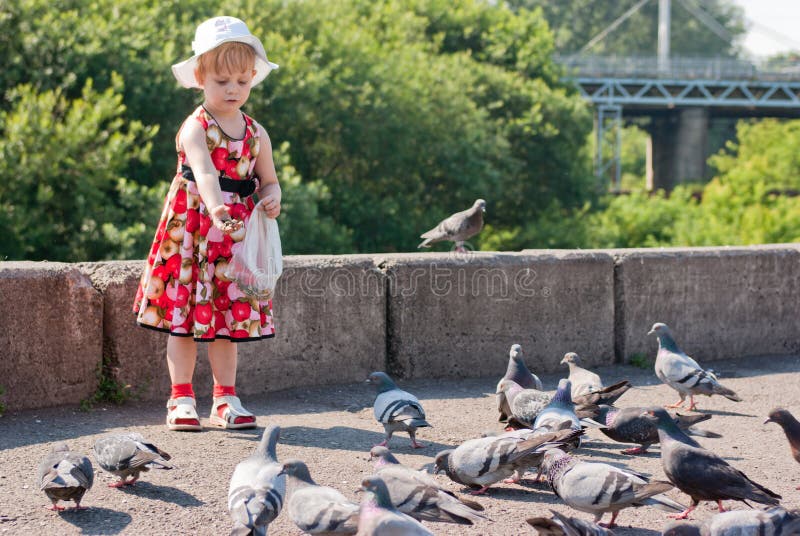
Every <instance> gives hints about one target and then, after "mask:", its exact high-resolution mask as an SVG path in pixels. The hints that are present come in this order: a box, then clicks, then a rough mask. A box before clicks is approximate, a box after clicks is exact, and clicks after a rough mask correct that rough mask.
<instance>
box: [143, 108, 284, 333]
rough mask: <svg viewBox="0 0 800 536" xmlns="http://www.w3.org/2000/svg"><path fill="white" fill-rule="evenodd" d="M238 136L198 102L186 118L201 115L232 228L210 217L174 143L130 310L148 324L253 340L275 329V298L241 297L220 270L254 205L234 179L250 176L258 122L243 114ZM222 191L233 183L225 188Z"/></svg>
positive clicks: (168, 329)
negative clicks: (168, 178) (170, 172)
mask: <svg viewBox="0 0 800 536" xmlns="http://www.w3.org/2000/svg"><path fill="white" fill-rule="evenodd" d="M242 115H243V116H244V120H245V124H246V128H245V135H244V138H242V139H234V138H231V137H230V136H228V135H227V134H225V132H223V130H222V129H221V128H220V127H219V125H218V124H217V122H216V121H215V120H214V117H213V116H212V115H211V114H210V113H209V112H208V111H206V110H205V108H203V106H199V107H198V108H197V110H195V111H194V113H192V115H191V116H189V118H188V119H187V121H199V122H200V124H201V125H202V126H203V128H204V129H205V131H206V144H207V145H208V150H209V151H210V153H211V160H212V162H213V163H214V167H215V168H217V170H219V172H220V184H221V186H222V190H223V191H222V196H223V201H224V203H225V205H226V206H227V207H228V208H229V209H230V214H231V217H233V218H236V219H239V220H243V221H244V223H245V224H244V226H242V228H241V229H239V230H238V231H235V232H233V233H231V234H229V235H225V234H223V233H222V232H221V231H220V230H219V229H217V228H216V227H214V225H213V224H212V223H211V217H210V215H209V212H208V208H207V207H206V205H205V204H204V203H203V200H202V199H201V198H200V193H199V192H198V189H197V183H195V182H194V180H193V176H192V173H191V168H190V167H189V162H187V160H186V155H185V154H184V153H183V151H182V150H180V149H178V171H177V174H176V175H175V178H174V179H173V180H172V184H171V186H170V189H169V192H168V193H167V196H166V199H165V201H164V209H163V210H162V212H161V218H160V220H159V223H158V228H157V230H156V234H155V239H154V240H153V245H152V247H151V249H150V255H149V257H148V258H147V264H146V266H145V269H144V272H143V274H142V277H141V280H140V282H139V287H138V289H137V292H136V299H135V301H134V305H133V311H134V313H136V315H137V316H136V321H137V323H138V324H139V325H140V326H142V327H145V328H151V329H155V330H158V331H163V332H166V333H169V334H171V335H176V336H178V337H194V339H195V340H197V341H213V340H215V339H229V340H231V341H233V342H242V341H255V340H260V339H264V338H268V337H273V336H274V335H275V327H274V324H273V319H272V301H271V300H267V301H259V300H257V299H255V298H250V297H248V296H246V295H245V294H244V293H243V292H241V291H240V290H239V288H237V286H236V283H235V282H233V281H231V280H230V279H228V278H227V277H226V276H225V268H226V267H227V266H228V262H229V261H230V259H231V257H232V255H233V253H234V252H236V250H237V249H238V248H239V247H241V246H242V239H243V238H244V234H245V229H246V227H247V222H248V220H249V219H250V213H251V211H252V210H253V208H254V206H255V202H254V201H253V198H252V195H251V193H252V192H250V193H248V190H250V189H252V186H250V185H248V184H243V183H239V182H238V181H254V182H253V183H252V185H253V186H254V187H255V190H256V191H257V190H258V187H259V185H258V179H257V177H254V176H253V169H254V167H255V160H256V157H257V156H258V150H259V139H258V132H259V130H258V124H257V123H256V122H255V121H254V120H253V119H252V118H250V117H248V116H247V115H245V114H242ZM226 190H238V192H237V191H226Z"/></svg>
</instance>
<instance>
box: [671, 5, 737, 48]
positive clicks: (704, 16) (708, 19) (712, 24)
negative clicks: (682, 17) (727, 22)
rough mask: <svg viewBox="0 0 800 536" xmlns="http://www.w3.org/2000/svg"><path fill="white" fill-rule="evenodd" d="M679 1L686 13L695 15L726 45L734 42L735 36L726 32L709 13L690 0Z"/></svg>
mask: <svg viewBox="0 0 800 536" xmlns="http://www.w3.org/2000/svg"><path fill="white" fill-rule="evenodd" d="M679 1H680V3H681V5H682V6H683V7H684V9H686V11H688V12H689V13H691V14H692V15H694V17H695V18H696V19H697V20H699V21H700V22H702V23H703V24H705V25H706V27H707V28H708V29H709V30H711V31H712V32H714V33H715V34H717V36H719V37H720V38H721V39H722V40H723V41H725V42H726V43H731V42H733V35H731V33H730V32H729V31H728V30H726V29H725V27H724V26H722V25H721V24H720V23H718V22H717V21H716V19H715V18H714V17H712V16H711V15H710V14H708V12H706V11H703V9H702V8H701V7H700V6H698V5H696V4H694V2H690V1H689V0H679Z"/></svg>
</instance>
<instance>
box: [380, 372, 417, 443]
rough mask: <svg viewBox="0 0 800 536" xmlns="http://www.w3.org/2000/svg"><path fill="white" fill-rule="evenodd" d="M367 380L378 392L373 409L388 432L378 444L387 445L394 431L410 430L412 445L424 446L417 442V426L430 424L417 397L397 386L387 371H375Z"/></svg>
mask: <svg viewBox="0 0 800 536" xmlns="http://www.w3.org/2000/svg"><path fill="white" fill-rule="evenodd" d="M366 382H367V383H368V384H370V385H373V386H375V389H376V390H377V392H378V395H377V396H376V397H375V403H374V404H373V407H372V409H373V411H374V413H375V418H376V419H377V420H378V422H379V423H381V424H382V425H383V429H384V430H385V432H386V438H385V439H384V440H383V441H382V442H380V443H378V446H381V447H385V446H387V445H388V444H389V440H390V439H391V438H392V434H393V433H394V432H408V435H409V436H411V446H412V447H414V448H415V449H421V448H424V447H425V445H422V444H420V443H417V428H421V427H425V426H430V424H429V423H428V421H426V420H425V410H423V409H422V404H420V403H419V400H418V399H417V397H416V396H414V395H412V394H411V393H408V392H406V391H403V390H402V389H400V388H399V387H397V385H396V384H395V383H394V382H393V381H392V379H391V378H390V377H389V376H388V375H387V374H386V373H385V372H373V373H372V374H370V375H369V377H368V378H367V380H366Z"/></svg>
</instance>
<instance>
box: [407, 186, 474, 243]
mask: <svg viewBox="0 0 800 536" xmlns="http://www.w3.org/2000/svg"><path fill="white" fill-rule="evenodd" d="M484 212H486V201H484V200H483V199H478V200H476V201H475V203H473V205H472V207H470V208H468V209H467V210H462V211H461V212H456V213H455V214H453V215H452V216H449V217H448V218H446V219H444V220H442V221H441V222H439V224H438V225H437V226H436V227H434V228H433V229H431V230H430V231H427V232H425V233H423V234H421V235H420V238H424V239H425V240H423V241H422V242H421V243H420V244H419V246H417V247H418V248H427V247H430V246H431V244H435V243H436V242H442V241H450V242H455V244H456V251H459V252H464V251H465V249H464V242H466V241H467V240H469V239H470V238H472V237H473V236H475V235H476V234H478V233H479V232H480V230H481V229H482V228H483V213H484Z"/></svg>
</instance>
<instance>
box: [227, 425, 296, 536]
mask: <svg viewBox="0 0 800 536" xmlns="http://www.w3.org/2000/svg"><path fill="white" fill-rule="evenodd" d="M280 433H281V429H280V427H279V426H275V425H270V426H267V427H266V428H265V429H264V433H263V434H262V436H261V440H260V441H259V443H258V446H257V447H256V449H255V451H253V454H251V455H250V456H248V457H247V458H245V459H244V460H242V461H240V462H239V463H237V464H236V468H235V469H234V470H233V475H232V476H231V483H230V487H229V488H228V512H229V513H230V515H231V519H232V520H233V529H232V530H231V534H232V535H236V536H239V535H242V536H243V535H245V534H255V535H261V536H264V535H266V534H267V528H268V527H269V524H270V523H272V521H273V520H274V519H275V518H276V517H278V514H279V513H280V511H281V507H282V506H283V499H284V497H285V496H286V477H285V476H283V475H281V474H280V473H281V471H282V470H283V466H282V465H281V464H280V463H278V457H277V455H276V452H275V448H276V446H277V444H278V438H279V437H280Z"/></svg>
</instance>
